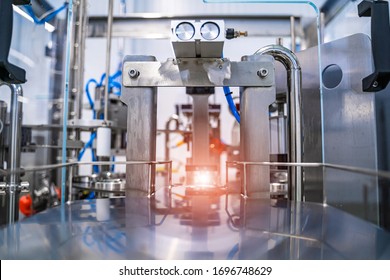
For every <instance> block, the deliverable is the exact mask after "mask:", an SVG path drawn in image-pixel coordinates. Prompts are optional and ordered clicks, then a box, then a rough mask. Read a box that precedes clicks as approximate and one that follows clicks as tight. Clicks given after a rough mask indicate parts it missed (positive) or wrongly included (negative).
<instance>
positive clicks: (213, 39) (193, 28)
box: [171, 19, 225, 58]
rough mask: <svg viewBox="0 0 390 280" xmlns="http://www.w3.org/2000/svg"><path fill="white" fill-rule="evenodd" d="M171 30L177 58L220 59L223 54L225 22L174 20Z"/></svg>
mask: <svg viewBox="0 0 390 280" xmlns="http://www.w3.org/2000/svg"><path fill="white" fill-rule="evenodd" d="M171 30H172V38H171V43H172V47H173V51H174V53H175V57H176V58H195V57H197V58H220V57H221V54H222V53H223V45H224V42H225V32H220V30H223V31H224V30H225V22H224V21H223V20H215V19H214V20H204V19H201V20H193V19H186V20H172V23H171Z"/></svg>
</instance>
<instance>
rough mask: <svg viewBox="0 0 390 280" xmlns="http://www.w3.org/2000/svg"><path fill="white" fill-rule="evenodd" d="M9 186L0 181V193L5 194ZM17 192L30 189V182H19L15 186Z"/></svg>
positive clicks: (25, 191)
mask: <svg viewBox="0 0 390 280" xmlns="http://www.w3.org/2000/svg"><path fill="white" fill-rule="evenodd" d="M9 188H10V185H9V184H7V183H4V182H0V195H5V194H6V193H7V192H8V190H9ZM16 191H17V192H22V193H28V192H29V191H30V183H29V182H21V183H20V184H19V185H18V186H16Z"/></svg>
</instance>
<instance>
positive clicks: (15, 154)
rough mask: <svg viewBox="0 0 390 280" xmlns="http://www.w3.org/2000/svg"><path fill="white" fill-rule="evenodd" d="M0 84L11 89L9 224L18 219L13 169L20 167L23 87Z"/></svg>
mask: <svg viewBox="0 0 390 280" xmlns="http://www.w3.org/2000/svg"><path fill="white" fill-rule="evenodd" d="M1 86H8V87H9V88H10V90H11V106H10V107H11V112H10V129H9V138H8V146H9V149H8V150H9V152H8V160H7V161H8V162H7V168H8V169H9V171H10V174H9V176H8V177H7V181H8V186H7V188H6V199H7V203H8V207H7V208H8V209H7V211H8V215H7V216H8V217H7V218H8V220H7V223H8V224H9V225H11V224H13V223H14V222H15V221H16V220H17V219H18V209H19V192H20V189H19V187H20V174H18V173H16V172H15V171H16V170H18V169H20V155H21V139H22V98H23V89H22V86H21V85H15V84H6V83H3V82H1V81H0V87H1Z"/></svg>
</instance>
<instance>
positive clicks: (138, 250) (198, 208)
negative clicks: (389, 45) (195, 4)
mask: <svg viewBox="0 0 390 280" xmlns="http://www.w3.org/2000/svg"><path fill="white" fill-rule="evenodd" d="M11 2H12V1H9V3H11ZM86 2H87V1H79V2H77V3H72V1H70V2H69V3H68V4H67V5H73V6H71V7H69V6H66V7H67V8H68V18H67V23H68V24H69V23H72V22H73V21H76V22H77V24H75V25H74V26H75V27H76V30H75V32H74V33H75V34H72V35H73V36H69V37H68V38H67V40H70V42H69V46H70V49H71V50H72V51H71V53H72V54H73V55H72V56H67V57H66V58H64V57H62V59H64V60H65V62H69V63H68V64H67V63H65V65H66V66H67V67H68V68H67V69H65V70H64V71H70V72H69V73H71V75H70V79H69V89H70V91H69V93H70V97H71V98H70V99H71V101H72V102H70V103H69V105H70V113H69V114H68V115H69V116H67V117H65V118H64V117H62V120H60V119H58V120H56V121H58V123H56V122H53V123H50V124H46V125H24V126H21V127H20V128H18V129H19V130H18V129H17V128H15V129H14V125H12V124H13V123H16V124H17V119H18V114H20V112H21V111H19V110H17V109H15V110H17V111H13V112H14V113H13V114H12V113H11V126H10V128H11V130H10V132H9V133H11V135H14V136H13V137H14V138H13V139H19V138H21V139H20V140H21V142H22V143H21V144H18V143H16V142H15V143H14V144H16V145H17V146H18V147H20V146H21V147H22V148H23V152H21V151H19V155H20V154H21V153H24V154H25V156H26V154H29V153H31V151H35V153H37V152H36V151H37V150H39V149H48V148H49V149H51V150H50V153H48V154H49V158H58V157H59V155H60V154H62V157H60V159H61V161H62V163H57V162H56V163H55V164H52V162H46V163H45V164H39V165H36V166H26V167H23V168H22V169H21V168H20V166H18V163H16V165H15V166H13V165H12V164H11V166H10V167H7V166H2V172H3V173H4V176H5V177H7V178H11V179H12V178H13V177H17V179H18V183H17V185H18V189H19V190H20V191H22V190H23V191H24V192H27V191H28V184H27V183H23V182H21V179H20V178H19V176H22V177H23V178H28V181H29V182H32V186H30V189H31V190H30V194H31V201H30V202H28V200H27V198H26V196H23V198H24V200H23V201H22V200H21V205H29V206H28V207H30V208H28V207H27V208H28V209H30V210H31V211H32V213H34V212H36V214H35V215H31V217H26V218H24V219H21V220H20V221H19V222H16V223H14V220H15V218H12V219H11V220H9V222H8V226H6V227H4V228H2V229H0V238H1V240H2V241H3V242H2V243H0V244H1V245H0V256H1V258H2V259H389V258H390V246H389V245H388V244H389V242H388V241H389V240H390V233H389V232H388V231H387V230H386V229H385V228H386V226H385V223H384V222H383V220H384V219H385V218H384V217H385V216H386V214H385V213H386V209H388V208H386V207H388V206H386V205H387V204H386V189H387V187H388V179H389V178H390V175H389V172H387V171H380V169H384V168H378V165H379V166H381V167H382V166H383V165H382V164H381V163H380V162H379V161H378V158H379V157H380V156H379V155H381V154H382V153H383V151H385V147H386V145H385V147H384V146H383V145H381V144H380V143H379V141H378V139H379V138H380V136H379V135H380V133H381V128H380V125H379V123H380V121H379V117H380V115H379V114H378V112H379V110H380V107H377V106H375V102H376V99H378V98H380V96H379V94H385V93H383V92H379V93H378V94H376V93H374V92H372V91H367V80H365V81H366V82H364V83H363V79H364V78H365V77H367V76H369V75H370V74H372V73H377V74H378V73H379V76H380V77H381V78H380V79H381V80H380V82H381V87H383V88H385V87H386V78H385V77H386V75H385V74H384V73H382V72H386V71H384V68H386V67H385V66H386V65H379V64H380V62H378V61H379V60H380V59H378V57H377V56H378V53H377V51H376V50H375V49H373V46H375V43H377V38H376V37H375V36H374V35H373V46H372V44H371V41H370V40H369V38H368V37H367V36H366V35H363V34H356V35H353V36H349V37H346V38H342V39H339V40H335V41H332V42H328V43H324V44H321V45H318V46H313V47H311V48H307V49H305V50H303V51H300V52H294V51H292V50H290V49H288V48H286V47H284V46H282V45H280V44H272V45H268V46H265V47H261V48H260V49H259V48H256V49H258V50H257V51H256V49H254V50H253V51H252V52H251V53H249V54H241V53H240V56H241V60H239V61H235V60H232V59H229V58H228V57H227V56H224V47H225V46H227V45H228V44H230V43H231V41H230V39H234V40H241V39H236V38H237V37H245V36H247V35H248V34H250V31H249V32H245V31H237V29H232V28H230V26H228V24H227V22H228V20H224V19H223V17H222V16H221V17H217V16H216V17H210V16H209V17H207V16H205V17H204V18H197V17H193V18H191V17H188V18H180V17H178V18H175V19H173V20H171V19H169V22H170V25H169V33H170V34H169V37H170V43H171V46H172V49H173V53H174V57H173V58H168V59H165V60H161V61H160V60H158V59H157V58H156V57H155V56H151V55H146V54H144V53H141V54H140V55H135V54H131V55H126V56H124V58H123V60H122V61H121V65H120V67H121V68H120V69H118V70H117V72H116V73H115V74H110V59H109V56H108V59H107V63H106V72H105V74H104V75H103V76H102V77H101V79H100V81H99V79H90V80H89V81H88V82H87V83H86V87H85V88H84V83H82V82H81V81H82V80H83V77H82V75H83V73H82V71H79V69H80V67H81V65H82V63H83V58H84V57H83V56H84V55H83V51H84V50H83V48H80V45H81V46H82V45H83V44H85V38H86V37H87V36H88V35H87V30H86V29H85V26H84V25H83V24H86V22H85V18H84V17H83V16H84V15H86V9H87V5H86ZM366 2H367V1H363V2H362V6H360V7H361V11H360V12H361V14H366V15H367V9H369V8H367V6H366V5H368V4H367V3H366ZM379 2H380V3H379ZM381 2H382V1H378V3H379V4H378V3H373V4H372V5H373V6H372V7H371V8H372V9H376V8H377V6H376V5H382V4H383V3H381ZM2 3H3V2H2ZM4 3H5V2H4ZM112 5H113V1H109V9H108V11H109V13H108V16H107V23H105V28H106V29H105V32H106V35H107V36H108V39H109V40H107V50H108V53H109V52H110V49H111V43H110V42H111V36H112V33H113V32H114V33H115V32H117V31H115V30H113V29H112V28H113V26H115V24H120V20H123V18H121V19H118V18H115V17H114V16H113V14H112V8H113V6H112ZM32 7H33V8H34V6H32ZM70 8H72V9H74V10H72V11H74V14H73V15H72V14H70V13H69V10H71V9H70ZM382 16H386V15H382ZM133 20H134V19H133ZM137 20H142V21H143V22H146V23H147V22H149V20H150V21H152V19H139V18H137V19H135V21H137ZM292 20H293V21H292V23H294V19H292ZM372 20H373V21H376V20H378V15H377V14H375V15H373V19H372ZM387 20H388V15H387ZM118 22H119V23H118ZM100 23H101V21H100V19H96V22H95V23H93V21H92V20H91V19H90V25H91V26H92V27H93V28H92V27H91V26H90V28H91V29H90V31H89V32H90V33H89V34H90V35H89V36H93V35H91V34H98V33H99V32H102V31H101V29H99V28H98V27H99V24H100ZM164 23H166V22H164ZM289 23H290V19H289ZM64 26H65V25H64V22H63V21H60V20H59V21H58V22H56V27H57V31H56V32H55V33H54V34H53V38H54V39H55V40H56V42H57V44H58V45H57V47H58V46H60V45H61V40H62V38H63V37H62V36H63V35H61V34H62V33H61V30H62V32H63V31H64V30H63V28H64ZM83 26H84V27H83ZM373 26H375V24H373ZM61 28H62V29H61ZM91 30H92V31H91ZM99 30H100V31H99ZM389 33H390V32H389ZM0 34H1V33H0ZM1 37H2V36H1ZM374 37H375V38H374ZM244 39H245V38H244ZM244 39H243V40H244ZM384 45H386V42H384ZM374 48H375V47H374ZM352 49H353V51H351V50H352ZM56 52H60V51H58V50H57V51H55V49H53V53H56ZM236 52H240V50H236ZM60 53H61V52H60ZM62 53H63V52H62ZM49 54H50V52H49ZM373 54H374V56H373ZM7 55H8V53H7V54H6V56H7ZM319 55H320V56H319ZM55 57H56V58H57V59H60V57H58V56H55ZM382 60H385V61H387V60H386V58H382ZM5 61H7V60H6V59H5ZM378 63H379V64H378ZM62 65H64V64H63V63H60V61H58V62H57V63H54V64H53V65H52V66H53V67H55V68H56V67H60V66H61V67H62ZM70 65H72V66H70ZM76 66H77V67H76ZM385 70H386V69H385ZM53 73H54V74H56V73H58V71H56V72H53ZM8 77H9V76H8ZM1 81H3V82H2V83H7V85H8V86H9V87H10V88H11V90H12V91H13V94H14V95H15V92H16V93H17V92H21V88H20V85H18V83H14V84H12V83H9V81H5V80H4V78H3V76H2V77H1ZM52 81H54V85H53V87H54V88H55V87H56V85H57V86H58V83H57V82H56V79H53V80H52ZM92 85H94V88H93V92H94V95H93V96H92V95H91V90H92ZM363 85H365V86H363ZM237 88H238V90H239V96H238V97H236V99H235V100H236V101H234V99H233V95H235V93H234V91H236V90H237ZM376 88H378V90H379V83H378V85H377V86H376ZM174 90H177V91H181V92H180V94H181V95H184V96H185V99H186V103H185V104H182V103H181V102H182V100H180V101H179V100H177V101H176V100H175V101H174V102H175V103H176V104H179V105H177V109H176V112H175V113H174V114H171V115H169V117H168V118H167V119H168V121H167V122H166V123H164V124H165V127H164V129H159V120H158V118H157V115H158V111H159V109H161V104H162V103H163V102H162V101H164V99H170V98H171V96H170V94H172V93H171V92H173V91H174ZM371 90H373V89H372V88H371ZM84 91H85V92H86V96H87V98H88V100H87V101H88V103H87V105H84V108H83V105H82V102H81V103H80V102H78V99H79V98H81V97H80V95H78V94H77V93H80V92H84ZM219 91H223V94H224V95H225V98H226V100H227V102H228V104H229V110H230V111H231V113H232V115H233V116H234V118H235V121H237V122H238V123H239V130H240V133H239V134H240V138H239V147H237V146H235V145H229V144H228V143H225V142H224V141H222V136H221V130H222V129H223V127H222V126H223V123H222V124H221V122H223V118H224V115H223V107H222V106H221V105H220V104H217V103H218V102H213V101H212V100H213V99H214V97H215V95H217V93H218V92H219ZM385 91H386V90H385ZM172 96H173V95H172ZM18 100H20V99H18ZM235 102H238V103H239V106H236V104H235ZM13 104H14V103H13V102H11V104H10V105H9V106H12V108H18V107H17V106H16V105H15V107H14V105H13ZM3 107H4V108H6V103H5V104H4V106H2V107H0V109H2V108H3ZM85 107H88V110H89V112H90V113H92V114H91V115H92V119H86V118H85V116H84V114H85V112H84V113H83V110H84V111H85ZM221 107H222V109H221ZM60 109H62V111H61V110H60ZM52 110H53V112H55V111H56V110H60V111H61V112H64V110H65V109H64V108H63V107H61V106H59V107H53V108H52ZM2 111H4V112H6V109H4V110H3V109H2ZM2 111H0V112H1V114H0V118H1V120H2V123H6V122H7V120H6V118H7V117H6V113H3V112H2ZM65 111H66V110H65ZM3 115H4V116H3ZM65 115H66V114H65ZM3 120H4V121H3ZM381 121H382V120H381ZM387 121H388V120H387V119H385V120H383V122H384V123H386V122H387ZM172 124H174V126H172ZM64 128H65V132H66V133H64V130H63V129H64ZM18 131H23V133H22V134H23V137H19V136H17V135H19V134H17V133H21V132H18ZM37 131H38V132H39V131H48V133H49V134H48V135H49V137H48V139H50V140H52V139H55V140H56V142H55V143H49V144H48V143H38V142H37V141H36V139H39V138H38V137H36V133H37ZM61 134H62V135H61ZM0 135H1V133H0ZM15 135H16V136H15ZM64 135H67V137H66V138H64ZM82 135H84V138H83V136H82ZM85 135H87V137H85ZM160 135H164V144H163V145H162V146H161V145H159V143H158V139H159V136H160ZM172 135H178V139H180V141H179V142H178V143H177V144H175V145H173V142H174V140H173V139H176V138H173V137H172ZM61 138H62V139H61ZM34 139H35V140H34ZM85 139H86V140H85ZM4 140H6V138H0V147H3V146H4V147H8V145H9V143H10V142H7V141H5V142H4ZM60 140H62V144H61V141H60ZM2 141H3V142H2ZM34 142H36V143H34ZM64 144H65V145H64ZM236 144H237V143H236ZM12 147H13V146H12V145H11V146H10V147H8V148H7V149H8V150H9V151H11V154H13V153H12V151H13V149H16V148H12ZM161 147H163V150H164V156H165V157H164V160H160V159H158V154H159V148H161ZM177 147H180V148H183V149H182V150H180V151H179V152H178V153H181V156H182V158H184V159H185V161H183V164H182V168H181V169H180V168H179V167H178V168H177V170H176V171H175V169H176V168H175V166H176V165H177V164H176V159H175V158H174V156H173V154H174V152H175V151H174V150H173V149H174V148H175V149H176V148H177ZM180 148H178V149H180ZM5 150H6V149H4V151H5ZM89 151H90V152H91V153H90V156H91V157H92V161H90V162H89V161H88V160H85V158H86V156H87V154H88V152H89ZM60 152H61V153H60ZM15 153H16V152H15ZM16 154H17V153H16ZM225 154H227V158H224V157H223V156H224V155H225ZM63 155H65V157H64V156H63ZM1 156H2V158H4V157H5V155H3V154H1ZM113 156H115V157H121V156H122V157H123V158H125V159H124V160H122V161H121V160H119V161H118V160H115V159H114V158H113ZM382 160H383V162H386V159H385V158H384V159H382ZM10 162H12V161H10ZM85 166H92V167H91V171H90V174H83V167H85ZM120 166H122V167H124V168H125V169H122V170H120V171H118V170H119V167H120ZM61 169H62V173H61V174H60V172H58V171H59V170H60V171H61ZM64 171H65V173H64ZM175 172H177V173H178V174H179V176H182V178H183V179H181V177H180V180H175V179H173V177H174V176H175V175H177V174H175ZM233 173H234V179H233V180H232V176H231V174H233ZM224 177H225V178H224ZM12 180H13V179H12ZM58 182H60V183H58ZM11 183H12V182H11ZM60 185H61V188H59V187H58V186H60ZM9 186H10V184H9V183H8V185H7V184H2V185H1V188H2V190H4V191H5V192H6V191H9V190H10V188H9ZM59 198H62V201H60V200H59ZM15 201H16V202H13V203H14V204H12V205H13V206H12V208H15V203H17V202H18V200H15ZM29 203H30V204H29ZM60 203H61V205H59V206H56V205H58V204H60ZM8 206H9V205H8ZM9 209H10V208H9ZM38 209H39V210H38ZM44 209H46V211H43V212H40V213H38V211H41V210H44ZM24 213H28V211H26V212H24ZM30 214H31V213H29V215H30ZM26 215H27V214H26ZM378 225H381V226H382V227H379V226H378ZM351 237H353V238H351ZM53 248H56V249H55V250H53Z"/></svg>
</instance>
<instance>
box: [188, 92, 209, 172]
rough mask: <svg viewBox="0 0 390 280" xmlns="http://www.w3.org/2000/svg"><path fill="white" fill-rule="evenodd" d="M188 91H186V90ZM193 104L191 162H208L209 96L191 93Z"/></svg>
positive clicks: (207, 94)
mask: <svg viewBox="0 0 390 280" xmlns="http://www.w3.org/2000/svg"><path fill="white" fill-rule="evenodd" d="M187 93H188V91H187ZM191 96H192V104H193V113H192V114H193V115H192V164H193V165H209V164H210V148H209V147H210V143H209V142H210V139H209V127H210V122H209V96H210V94H209V93H207V92H205V93H202V94H191Z"/></svg>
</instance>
